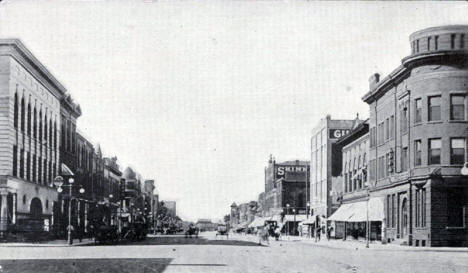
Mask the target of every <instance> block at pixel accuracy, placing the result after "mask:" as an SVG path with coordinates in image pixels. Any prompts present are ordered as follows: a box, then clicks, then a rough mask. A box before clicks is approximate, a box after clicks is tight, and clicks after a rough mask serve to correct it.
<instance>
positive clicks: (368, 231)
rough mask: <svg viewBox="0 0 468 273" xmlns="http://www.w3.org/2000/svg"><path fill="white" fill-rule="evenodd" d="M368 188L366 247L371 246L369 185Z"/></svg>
mask: <svg viewBox="0 0 468 273" xmlns="http://www.w3.org/2000/svg"><path fill="white" fill-rule="evenodd" d="M366 189H367V202H366V248H369V241H370V222H369V199H370V194H369V185H367V187H366Z"/></svg>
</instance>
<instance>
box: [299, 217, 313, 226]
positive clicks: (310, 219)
mask: <svg viewBox="0 0 468 273" xmlns="http://www.w3.org/2000/svg"><path fill="white" fill-rule="evenodd" d="M301 224H302V225H314V224H315V217H312V216H309V219H305V220H304V221H302V222H301Z"/></svg>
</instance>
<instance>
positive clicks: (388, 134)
mask: <svg viewBox="0 0 468 273" xmlns="http://www.w3.org/2000/svg"><path fill="white" fill-rule="evenodd" d="M389 138H390V121H389V118H387V119H386V120H385V140H388V139H389Z"/></svg>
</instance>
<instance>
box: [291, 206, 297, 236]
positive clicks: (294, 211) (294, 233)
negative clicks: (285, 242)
mask: <svg viewBox="0 0 468 273" xmlns="http://www.w3.org/2000/svg"><path fill="white" fill-rule="evenodd" d="M292 211H293V213H294V224H293V225H294V230H293V235H296V229H297V228H296V209H293V210H292Z"/></svg>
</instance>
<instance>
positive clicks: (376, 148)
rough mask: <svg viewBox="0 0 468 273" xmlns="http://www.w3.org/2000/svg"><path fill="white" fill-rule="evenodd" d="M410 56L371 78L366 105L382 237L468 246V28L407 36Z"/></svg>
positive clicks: (371, 174) (411, 242) (372, 179)
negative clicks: (467, 171) (466, 169)
mask: <svg viewBox="0 0 468 273" xmlns="http://www.w3.org/2000/svg"><path fill="white" fill-rule="evenodd" d="M410 44H411V54H410V55H409V56H407V57H405V58H404V59H403V60H402V64H401V65H400V66H399V67H397V68H396V69H395V70H394V71H393V72H391V73H390V75H388V76H387V77H385V78H384V79H382V80H380V78H379V75H378V74H375V75H373V76H372V77H371V78H370V80H369V83H370V87H369V89H370V90H369V92H368V93H366V94H365V95H364V97H363V100H364V101H365V102H367V103H368V104H369V108H370V117H369V127H370V153H369V182H370V194H371V196H375V197H379V198H381V200H382V201H383V203H384V215H385V219H384V227H385V232H384V238H383V240H384V241H387V242H400V243H405V244H409V245H414V246H465V247H466V246H468V230H467V229H466V223H467V220H468V215H467V210H466V206H467V204H468V178H467V177H465V176H462V175H461V172H460V170H461V169H462V166H463V163H464V162H466V161H467V158H466V144H467V143H466V140H467V130H468V123H467V121H468V115H467V114H468V113H467V109H468V107H467V106H468V105H467V98H468V61H467V59H468V26H466V25H457V26H443V27H434V28H428V29H424V30H421V31H417V32H415V33H413V34H412V35H411V36H410Z"/></svg>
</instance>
